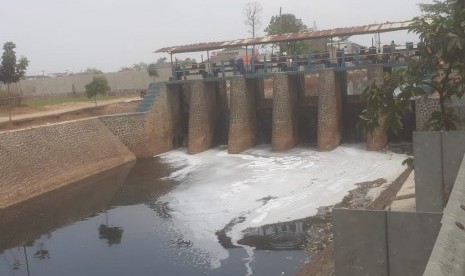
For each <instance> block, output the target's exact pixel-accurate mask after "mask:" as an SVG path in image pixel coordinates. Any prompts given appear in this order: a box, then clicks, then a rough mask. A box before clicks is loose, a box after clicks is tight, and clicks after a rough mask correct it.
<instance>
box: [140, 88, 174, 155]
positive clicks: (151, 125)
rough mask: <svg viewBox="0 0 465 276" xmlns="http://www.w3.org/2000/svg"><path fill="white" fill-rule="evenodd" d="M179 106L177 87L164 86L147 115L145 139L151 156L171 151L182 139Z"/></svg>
mask: <svg viewBox="0 0 465 276" xmlns="http://www.w3.org/2000/svg"><path fill="white" fill-rule="evenodd" d="M180 104H181V97H180V91H179V89H178V86H177V85H166V84H165V85H164V86H163V87H162V89H161V91H160V94H159V95H158V96H157V98H156V100H155V102H154V104H153V105H152V107H151V108H150V110H149V112H148V114H147V130H146V131H147V133H148V138H147V139H148V143H149V144H150V147H151V152H152V154H153V155H155V154H159V153H163V152H167V151H170V150H173V148H175V147H176V145H177V141H179V140H181V139H182V136H183V133H182V127H181V109H180Z"/></svg>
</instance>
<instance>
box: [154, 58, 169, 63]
mask: <svg viewBox="0 0 465 276" xmlns="http://www.w3.org/2000/svg"><path fill="white" fill-rule="evenodd" d="M167 60H168V58H167V57H161V58H159V59H157V64H162V63H165V62H166V61H167Z"/></svg>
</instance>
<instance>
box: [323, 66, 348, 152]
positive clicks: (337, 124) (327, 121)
mask: <svg viewBox="0 0 465 276" xmlns="http://www.w3.org/2000/svg"><path fill="white" fill-rule="evenodd" d="M338 87H339V86H337V85H336V77H335V72H334V70H333V69H325V70H323V71H321V73H320V93H319V96H318V131H317V133H318V138H317V148H318V150H320V151H331V150H333V149H335V148H337V147H338V146H339V145H340V144H341V140H342V97H341V90H340V89H339V88H338Z"/></svg>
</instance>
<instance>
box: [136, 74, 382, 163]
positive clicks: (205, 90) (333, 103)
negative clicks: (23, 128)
mask: <svg viewBox="0 0 465 276" xmlns="http://www.w3.org/2000/svg"><path fill="white" fill-rule="evenodd" d="M354 72H355V73H358V74H363V75H364V77H363V78H362V81H363V82H366V83H371V82H372V81H376V82H382V80H383V74H384V67H383V66H369V67H365V68H363V69H362V68H359V69H352V70H349V71H347V70H335V69H332V68H329V69H321V70H311V71H298V72H279V73H269V74H255V75H238V76H231V77H225V78H210V79H197V80H179V81H171V82H166V83H161V84H153V85H152V87H154V88H150V89H149V90H148V93H151V90H152V89H159V92H157V93H158V95H157V96H156V97H153V101H154V103H153V104H152V105H151V109H150V110H149V111H148V117H149V118H150V120H151V121H152V122H151V123H152V124H153V125H154V133H153V135H154V136H153V137H152V139H153V140H154V141H157V144H159V147H158V148H157V150H156V151H155V152H153V154H158V153H162V152H164V151H166V150H171V149H174V148H177V147H181V146H185V147H187V149H188V152H189V153H191V154H195V153H199V152H202V151H205V150H208V149H210V148H212V147H215V146H217V145H220V144H223V145H228V151H229V153H240V152H242V151H244V150H247V149H249V148H252V147H254V146H255V145H257V144H271V148H272V150H273V151H286V150H289V149H291V148H293V147H295V146H296V145H297V144H299V143H300V144H303V145H316V147H317V149H318V150H321V151H330V150H333V149H335V148H336V147H337V146H338V145H340V144H341V143H342V141H344V140H345V141H348V142H360V141H361V140H362V139H363V138H361V135H360V134H358V133H357V132H356V130H355V124H356V122H357V119H358V111H360V108H361V106H362V105H361V103H360V99H359V96H357V95H348V94H347V88H346V87H347V76H348V75H350V76H352V75H354ZM351 81H352V80H351ZM355 81H356V80H355ZM155 87H156V88H155ZM160 87H161V88H160ZM360 87H363V86H360ZM141 105H145V103H142V104H141ZM344 133H345V135H344ZM385 136H386V134H384V136H383V135H376V136H373V137H372V138H371V139H368V145H367V147H368V148H369V149H372V150H379V149H382V148H383V147H384V146H385V144H386V143H387V138H386V137H385Z"/></svg>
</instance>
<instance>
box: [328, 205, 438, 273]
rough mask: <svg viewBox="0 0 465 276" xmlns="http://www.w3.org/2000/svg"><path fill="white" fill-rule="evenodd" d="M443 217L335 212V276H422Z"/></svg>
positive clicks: (423, 214)
mask: <svg viewBox="0 0 465 276" xmlns="http://www.w3.org/2000/svg"><path fill="white" fill-rule="evenodd" d="M441 217H442V214H440V213H408V212H390V211H367V210H348V209H334V210H333V222H334V228H333V231H334V243H335V261H336V275H337V276H339V275H341V276H352V275H353V276H360V275H380V276H382V275H386V276H388V275H389V276H405V275H411V276H417V275H418V276H419V275H422V274H423V271H424V269H425V267H426V264H427V262H428V259H429V257H430V255H431V251H432V249H433V246H434V242H435V240H436V237H437V235H438V232H439V228H440V221H441ZM438 275H439V274H438Z"/></svg>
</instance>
